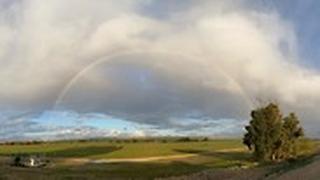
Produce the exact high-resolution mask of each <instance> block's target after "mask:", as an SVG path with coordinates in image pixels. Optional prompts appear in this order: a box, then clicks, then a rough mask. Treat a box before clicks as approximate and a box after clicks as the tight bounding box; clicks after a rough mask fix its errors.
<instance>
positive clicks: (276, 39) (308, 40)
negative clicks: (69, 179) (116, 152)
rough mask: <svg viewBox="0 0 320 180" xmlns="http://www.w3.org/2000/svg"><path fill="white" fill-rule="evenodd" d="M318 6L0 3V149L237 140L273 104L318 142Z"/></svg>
mask: <svg viewBox="0 0 320 180" xmlns="http://www.w3.org/2000/svg"><path fill="white" fill-rule="evenodd" d="M319 7H320V4H319V2H318V1H316V0H305V1H298V0H294V1H293V0H282V1H278V0H268V1H267V0H224V1H220V0H216V1H214V0H213V1H212V0H184V1H180V0H118V1H111V0H110V1H101V0H46V1H43V0H0V82H1V86H0V87H1V88H0V124H1V126H0V140H21V139H61V138H62V139H63V138H86V137H98V136H99V137H101V136H103V137H110V136H150V135H152V136H160V135H205V136H214V137H217V136H219V137H221V136H228V137H230V136H238V135H241V134H242V133H243V130H242V128H241V127H243V125H244V124H246V123H248V120H249V116H248V114H249V112H250V110H251V109H252V108H254V107H257V106H258V105H259V104H261V102H266V101H276V102H278V103H279V104H280V105H281V106H282V109H283V111H284V112H285V113H288V112H290V111H294V112H296V113H297V114H298V116H299V117H300V119H301V121H302V124H303V125H304V127H305V130H306V132H307V135H308V136H312V137H319V136H320V132H319V128H320V122H319V119H318V117H320V111H319V110H318V104H320V61H319V58H320V49H319V47H320V36H319V35H318V32H320V25H319V23H318V17H319V16H320V9H319Z"/></svg>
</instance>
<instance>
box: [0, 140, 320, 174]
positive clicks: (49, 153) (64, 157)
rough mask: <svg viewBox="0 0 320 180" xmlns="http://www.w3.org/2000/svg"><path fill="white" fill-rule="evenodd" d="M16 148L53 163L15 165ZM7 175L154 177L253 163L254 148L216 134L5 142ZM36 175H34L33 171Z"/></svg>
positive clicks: (309, 148) (304, 145)
mask: <svg viewBox="0 0 320 180" xmlns="http://www.w3.org/2000/svg"><path fill="white" fill-rule="evenodd" d="M316 145H317V142H315V141H302V142H301V143H300V152H301V154H309V153H312V152H313V151H314V149H315V147H316ZM16 154H40V155H44V156H45V157H47V158H49V159H50V162H51V163H50V165H49V166H48V167H45V168H42V169H34V168H18V167H12V166H10V165H9V162H10V160H11V159H12V158H10V157H12V156H14V155H16ZM181 154H182V155H183V154H194V156H192V157H188V158H182V159H167V160H166V159H164V160H159V161H152V162H139V163H137V162H135V163H132V162H131V163H130V162H121V163H100V164H96V163H81V162H82V161H76V162H77V163H75V161H71V160H73V159H78V160H81V159H92V160H97V159H99V160H100V159H114V158H117V159H122V158H123V159H124V158H126V159H128V158H146V157H159V156H161V157H166V156H172V155H181ZM0 156H1V167H0V179H1V178H6V177H10V178H12V177H13V178H16V179H19V178H18V176H22V177H28V176H35V174H36V179H44V178H46V179H57V178H58V179H93V178H95V179H104V178H106V177H109V178H138V179H141V178H142V179H152V178H154V177H167V176H173V175H182V174H187V173H193V172H198V171H201V170H206V169H212V168H213V169H215V168H217V169H219V168H239V167H243V166H246V167H251V166H254V165H255V163H254V162H253V161H252V160H251V156H250V152H248V151H247V150H246V149H245V147H244V146H243V145H242V143H241V140H233V139H229V140H226V139H225V140H210V141H200V142H177V141H156V142H144V141H109V140H100V141H87V142H79V141H65V142H50V143H41V144H29V145H26V144H15V145H0ZM33 178H34V177H33Z"/></svg>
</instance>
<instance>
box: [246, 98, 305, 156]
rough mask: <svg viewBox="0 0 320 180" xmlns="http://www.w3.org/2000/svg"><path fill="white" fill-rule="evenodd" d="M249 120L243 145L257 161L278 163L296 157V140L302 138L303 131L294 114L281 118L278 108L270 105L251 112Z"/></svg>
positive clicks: (275, 105) (272, 104)
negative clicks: (251, 151) (251, 152)
mask: <svg viewBox="0 0 320 180" xmlns="http://www.w3.org/2000/svg"><path fill="white" fill-rule="evenodd" d="M251 118H252V119H251V120H250V123H249V125H248V126H246V127H245V129H246V131H247V132H246V133H245V135H244V138H243V143H244V144H245V145H247V146H248V148H249V149H250V150H253V151H254V152H253V155H254V157H255V158H256V159H257V160H262V161H280V160H284V159H288V158H292V157H295V156H296V151H297V139H298V138H299V137H302V136H303V129H302V127H301V126H300V125H299V120H298V118H297V116H296V115H295V114H294V113H290V114H289V116H287V117H283V116H282V114H281V111H280V109H279V106H278V105H277V104H274V103H270V104H268V105H267V106H265V107H261V108H257V109H255V110H253V111H252V112H251Z"/></svg>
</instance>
